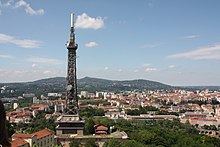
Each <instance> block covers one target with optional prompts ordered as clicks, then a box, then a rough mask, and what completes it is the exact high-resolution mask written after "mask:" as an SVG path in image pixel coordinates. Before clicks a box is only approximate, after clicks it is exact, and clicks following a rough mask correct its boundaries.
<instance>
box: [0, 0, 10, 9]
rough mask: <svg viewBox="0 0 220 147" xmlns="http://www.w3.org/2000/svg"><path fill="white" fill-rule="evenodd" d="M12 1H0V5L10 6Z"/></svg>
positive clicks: (2, 6)
mask: <svg viewBox="0 0 220 147" xmlns="http://www.w3.org/2000/svg"><path fill="white" fill-rule="evenodd" d="M12 3H13V0H9V1H7V2H5V3H2V2H1V1H0V7H1V8H4V7H10V6H11V5H12Z"/></svg>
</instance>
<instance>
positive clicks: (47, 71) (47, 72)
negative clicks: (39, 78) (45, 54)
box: [43, 70, 53, 75]
mask: <svg viewBox="0 0 220 147" xmlns="http://www.w3.org/2000/svg"><path fill="white" fill-rule="evenodd" d="M43 74H45V75H48V74H49V75H51V74H53V72H52V71H50V70H45V71H44V72H43Z"/></svg>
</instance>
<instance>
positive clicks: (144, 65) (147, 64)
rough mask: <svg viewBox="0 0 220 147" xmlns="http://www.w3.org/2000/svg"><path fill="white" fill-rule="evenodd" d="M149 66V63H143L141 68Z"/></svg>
mask: <svg viewBox="0 0 220 147" xmlns="http://www.w3.org/2000/svg"><path fill="white" fill-rule="evenodd" d="M150 65H151V64H149V63H145V64H143V65H142V66H143V67H147V66H150Z"/></svg>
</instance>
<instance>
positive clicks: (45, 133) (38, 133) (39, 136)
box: [32, 129, 53, 139]
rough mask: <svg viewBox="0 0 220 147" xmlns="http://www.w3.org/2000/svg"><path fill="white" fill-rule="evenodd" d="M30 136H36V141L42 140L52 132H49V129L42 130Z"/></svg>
mask: <svg viewBox="0 0 220 147" xmlns="http://www.w3.org/2000/svg"><path fill="white" fill-rule="evenodd" d="M32 134H34V135H37V139H39V138H43V137H45V136H49V135H52V134H53V131H50V130H49V129H43V130H40V131H38V132H35V133H32Z"/></svg>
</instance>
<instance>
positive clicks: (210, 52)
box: [167, 45, 220, 60]
mask: <svg viewBox="0 0 220 147" xmlns="http://www.w3.org/2000/svg"><path fill="white" fill-rule="evenodd" d="M167 57H168V58H186V59H193V60H201V59H220V45H213V46H209V47H203V48H199V49H195V50H192V51H188V52H183V53H177V54H173V55H169V56H167Z"/></svg>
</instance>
